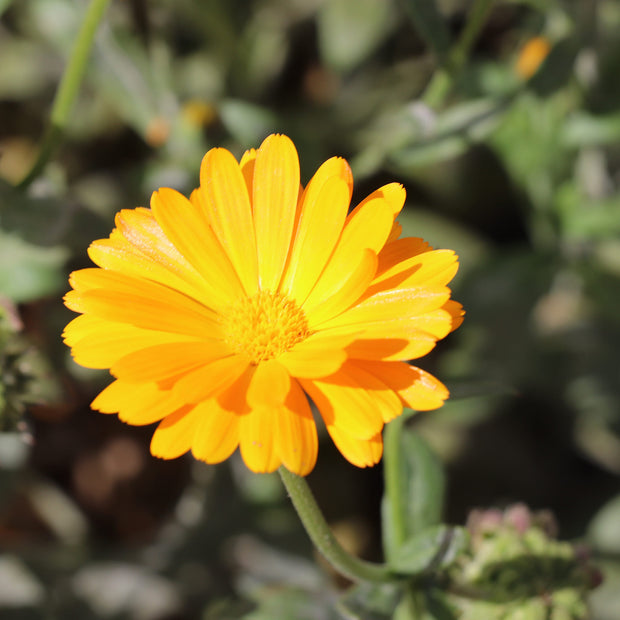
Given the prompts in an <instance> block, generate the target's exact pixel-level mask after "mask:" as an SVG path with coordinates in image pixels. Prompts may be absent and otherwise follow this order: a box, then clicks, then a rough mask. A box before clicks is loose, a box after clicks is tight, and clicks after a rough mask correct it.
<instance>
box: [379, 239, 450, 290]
mask: <svg viewBox="0 0 620 620" xmlns="http://www.w3.org/2000/svg"><path fill="white" fill-rule="evenodd" d="M458 268H459V265H458V257H457V256H456V254H455V253H454V252H453V251H452V250H433V251H431V252H424V253H422V254H418V255H417V256H413V257H411V258H408V259H406V260H403V261H401V262H399V263H395V264H394V265H392V266H391V267H387V268H386V269H385V270H384V271H383V272H382V273H381V274H380V275H377V277H376V278H375V280H374V282H373V283H372V286H371V287H370V288H369V290H368V294H369V295H371V294H373V293H375V292H378V291H380V290H385V289H388V288H396V287H398V288H410V287H414V286H427V287H429V288H436V287H441V286H446V284H448V282H450V280H452V278H453V277H454V276H455V275H456V272H457V271H458Z"/></svg>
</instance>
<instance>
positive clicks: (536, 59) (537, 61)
mask: <svg viewBox="0 0 620 620" xmlns="http://www.w3.org/2000/svg"><path fill="white" fill-rule="evenodd" d="M550 50H551V45H550V44H549V41H548V40H547V39H546V38H545V37H534V38H532V39H530V40H529V41H527V43H525V45H524V46H523V47H522V48H521V51H520V52H519V56H518V58H517V64H516V66H515V71H516V72H517V75H518V76H519V77H521V78H523V79H524V80H528V79H529V78H531V77H532V76H533V75H534V74H535V73H536V72H537V71H538V69H539V68H540V65H541V64H542V63H543V61H544V60H545V58H547V55H548V54H549V52H550Z"/></svg>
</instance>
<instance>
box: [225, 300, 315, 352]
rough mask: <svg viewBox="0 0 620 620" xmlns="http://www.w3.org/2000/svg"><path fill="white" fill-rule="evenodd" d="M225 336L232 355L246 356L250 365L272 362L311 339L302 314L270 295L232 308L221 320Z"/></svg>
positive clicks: (295, 305)
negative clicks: (222, 320) (233, 353)
mask: <svg viewBox="0 0 620 620" xmlns="http://www.w3.org/2000/svg"><path fill="white" fill-rule="evenodd" d="M224 333H225V340H226V342H227V343H228V344H229V345H230V346H231V347H232V349H233V350H234V351H235V353H242V354H245V355H247V356H248V357H249V358H250V360H251V363H252V364H258V363H260V362H264V361H267V360H271V359H274V358H276V357H278V356H279V355H282V354H283V353H286V352H287V351H290V350H291V349H292V348H293V347H294V346H295V345H296V344H297V343H298V342H302V341H303V340H305V339H306V338H307V337H308V336H309V335H310V331H309V330H308V321H307V320H306V316H305V314H304V312H303V310H301V308H299V307H298V306H297V304H295V302H294V301H292V300H291V299H288V298H287V297H286V296H285V295H282V294H281V293H272V292H271V291H259V292H258V293H257V294H256V295H254V296H253V297H250V298H248V297H243V298H241V299H240V300H239V301H238V302H237V303H235V304H233V306H231V308H230V310H229V312H228V313H227V314H226V316H225V318H224Z"/></svg>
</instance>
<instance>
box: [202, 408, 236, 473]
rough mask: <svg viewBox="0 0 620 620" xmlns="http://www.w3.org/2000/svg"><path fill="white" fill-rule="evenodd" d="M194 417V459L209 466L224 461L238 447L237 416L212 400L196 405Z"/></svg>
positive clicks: (234, 412)
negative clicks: (195, 419)
mask: <svg viewBox="0 0 620 620" xmlns="http://www.w3.org/2000/svg"><path fill="white" fill-rule="evenodd" d="M196 417H197V421H196V432H195V433H194V439H193V443H192V454H193V455H194V457H195V458H197V459H198V460H200V461H204V462H205V463H211V464H213V463H221V462H222V461H224V460H226V459H227V458H228V457H229V456H230V455H231V454H232V453H233V452H234V451H235V450H236V449H237V446H238V445H239V414H238V413H237V412H236V411H234V410H229V409H227V408H225V407H222V406H221V405H220V404H219V402H218V401H217V399H213V398H212V399H210V400H208V401H206V402H204V403H201V404H199V405H196Z"/></svg>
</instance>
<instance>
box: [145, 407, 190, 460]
mask: <svg viewBox="0 0 620 620" xmlns="http://www.w3.org/2000/svg"><path fill="white" fill-rule="evenodd" d="M197 423H198V417H197V415H196V409H195V408H192V407H191V406H190V405H186V406H185V407H182V408H181V409H179V410H178V411H175V412H174V413H172V414H171V415H169V416H168V417H166V418H164V419H163V420H162V421H161V422H160V423H159V425H158V426H157V428H156V429H155V432H154V433H153V438H152V439H151V454H152V455H153V456H157V457H159V458H162V459H176V458H177V457H179V456H181V455H183V454H185V453H186V452H189V450H190V449H191V447H192V442H193V439H194V435H195V433H196V426H197Z"/></svg>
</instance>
